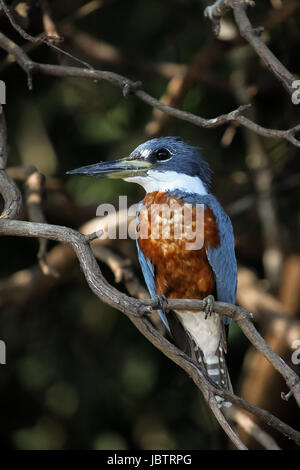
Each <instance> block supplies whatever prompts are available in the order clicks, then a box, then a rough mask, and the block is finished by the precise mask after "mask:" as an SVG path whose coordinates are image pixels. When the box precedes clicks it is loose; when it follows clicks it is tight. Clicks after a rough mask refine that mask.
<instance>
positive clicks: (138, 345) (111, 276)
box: [0, 0, 300, 450]
mask: <svg viewBox="0 0 300 470" xmlns="http://www.w3.org/2000/svg"><path fill="white" fill-rule="evenodd" d="M8 3H10V4H11V6H12V7H13V11H14V14H15V19H16V20H17V21H18V23H19V24H21V25H22V27H23V28H25V29H26V30H27V31H28V32H30V34H32V35H38V34H40V33H42V32H43V31H44V30H46V31H47V32H51V34H52V35H56V34H57V35H59V36H60V37H62V38H64V40H63V42H60V43H59V46H60V47H62V48H64V49H65V50H66V51H68V52H70V53H72V54H74V55H75V56H76V57H79V58H81V59H82V60H84V61H86V62H88V63H89V64H91V65H92V66H94V67H95V68H98V69H103V70H111V71H115V72H117V73H121V74H122V75H125V76H128V77H129V78H131V79H134V80H141V81H142V82H143V88H144V89H145V90H146V91H147V92H149V93H150V94H152V95H153V96H155V97H157V98H159V99H161V100H163V101H164V102H165V103H167V104H170V105H171V106H175V107H179V108H180V109H183V110H186V111H190V112H192V113H195V114H198V115H201V116H203V117H206V118H213V117H216V116H218V115H219V114H222V113H226V112H229V111H231V110H233V109H235V108H236V107H238V106H239V105H240V104H244V103H249V102H251V103H252V105H253V106H252V108H251V110H249V111H247V116H249V117H250V118H252V119H254V120H255V121H256V122H258V123H260V124H262V125H264V126H266V127H271V128H275V129H276V128H278V129H282V128H289V127H292V126H294V125H296V124H297V123H298V122H299V110H298V109H297V106H295V105H293V104H292V102H291V99H290V96H289V95H288V93H286V91H285V90H284V89H283V87H282V85H281V84H280V83H279V82H278V81H277V80H276V79H275V78H274V76H273V75H272V74H271V73H270V72H269V71H268V70H267V69H266V68H265V66H264V65H263V64H262V63H261V61H260V59H259V58H258V57H257V55H256V53H255V52H254V51H253V50H252V49H251V48H250V46H248V45H246V44H245V43H244V41H243V40H242V39H241V38H240V36H239V33H238V31H237V28H236V26H235V24H234V21H233V18H232V15H231V14H229V15H227V16H226V17H225V18H224V20H223V21H222V29H221V34H220V37H219V38H218V39H216V38H214V36H213V33H212V28H211V23H210V22H209V21H208V20H206V19H204V17H203V10H204V8H205V6H207V2H205V1H199V0H165V1H164V2H161V1H158V0H131V1H129V0H103V1H101V0H92V1H77V0H72V1H71V0H66V1H64V2H60V1H55V0H53V1H51V2H50V1H49V2H45V1H34V0H32V1H24V0H23V1H17V0H15V1H13V2H8ZM248 13H249V16H250V17H251V21H252V23H253V24H254V25H255V26H264V28H265V31H264V33H263V38H264V40H265V41H266V42H267V44H268V46H269V47H270V48H271V50H272V51H273V52H274V53H275V55H276V56H277V57H278V58H279V60H280V61H282V62H283V63H284V64H285V66H286V67H287V68H288V69H289V70H290V71H291V72H292V73H294V74H298V75H299V73H300V62H299V44H300V29H299V21H300V11H299V1H293V0H286V1H282V0H261V1H260V2H257V4H256V7H255V8H252V9H251V10H250V9H249V11H248ZM0 27H1V31H2V32H3V33H4V34H7V35H8V36H9V37H10V38H11V39H12V40H14V41H16V42H17V43H18V44H19V45H21V46H23V47H24V49H25V50H26V51H27V53H28V54H29V55H30V57H32V58H33V59H34V60H35V61H38V62H42V63H55V64H57V63H58V64H65V65H75V66H82V65H81V64H77V63H76V62H74V61H73V60H72V59H70V58H69V57H66V56H64V55H63V54H61V53H59V52H57V51H55V50H53V49H51V48H49V47H47V46H46V45H37V44H33V43H30V42H27V43H25V41H24V40H23V39H22V38H21V37H20V36H19V35H18V33H17V32H16V31H15V30H14V29H13V28H12V27H11V25H10V24H9V22H8V20H7V18H6V17H5V15H4V14H2V15H1V17H0ZM0 72H1V79H2V80H4V81H5V83H6V87H7V104H6V105H5V107H4V109H5V113H6V119H7V128H8V144H9V147H8V150H9V167H11V168H10V169H9V170H8V172H9V174H10V176H11V177H13V178H14V179H15V180H16V181H17V182H18V184H19V185H20V188H21V189H22V191H24V188H26V178H27V176H28V166H31V165H33V166H35V167H36V168H37V169H38V170H39V171H40V172H41V173H43V174H44V175H45V176H46V183H45V200H44V204H43V209H44V214H45V217H46V219H47V221H48V222H49V223H53V224H61V225H66V226H70V227H74V228H76V229H78V228H80V227H81V226H82V225H83V224H84V223H85V222H87V221H89V220H90V219H92V218H93V217H95V214H96V207H97V206H98V205H99V204H100V203H102V202H109V203H113V204H117V203H118V196H119V195H121V194H127V195H128V196H129V204H131V203H134V202H137V201H139V200H140V199H141V198H142V197H143V192H142V190H141V189H139V188H138V187H137V186H135V185H130V184H128V183H125V182H122V181H117V180H116V181H113V180H108V181H106V180H99V181H97V180H93V179H88V178H84V177H73V176H72V177H67V176H66V175H65V172H66V171H67V170H69V169H72V168H76V167H79V166H82V165H85V164H89V163H95V162H97V161H99V160H106V159H114V158H120V157H122V156H126V155H128V153H129V152H131V151H132V150H133V149H134V148H135V147H136V146H137V145H138V144H140V143H141V142H143V141H145V140H147V139H148V138H151V137H155V136H161V135H180V136H181V137H183V138H184V139H186V140H187V141H188V142H190V143H192V144H193V145H198V146H199V147H200V148H201V149H202V153H203V155H204V157H205V159H207V161H208V162H209V164H210V166H211V168H212V170H213V174H214V177H213V179H214V184H213V192H214V193H215V194H216V196H217V197H218V198H219V200H220V201H221V203H222V205H223V206H224V207H225V208H226V210H227V212H228V213H229V214H230V216H231V219H232V222H233V226H234V230H235V236H236V253H237V259H238V262H239V267H240V271H239V289H238V302H239V303H240V304H241V305H243V306H245V307H246V308H248V309H250V310H251V311H253V312H254V316H255V322H256V326H257V327H258V329H259V330H260V332H261V333H262V334H263V336H264V337H265V338H266V340H267V342H268V343H269V344H270V345H271V346H272V347H273V348H274V349H275V350H276V351H277V352H278V353H279V354H280V355H281V356H282V357H283V358H284V359H285V360H286V361H287V363H288V364H289V365H290V366H291V367H294V368H295V367H296V366H295V365H293V364H292V362H291V356H292V353H293V351H294V350H293V348H292V344H293V341H294V340H295V339H300V333H299V332H300V327H299V313H300V254H299V248H300V244H299V224H300V217H299V197H300V160H299V149H298V148H297V147H295V146H293V145H292V144H289V143H287V142H286V141H283V140H275V139H267V138H262V137H260V136H258V135H256V134H254V133H252V132H248V131H247V130H245V129H243V128H240V127H236V126H235V125H234V124H232V125H228V126H222V127H219V128H216V129H207V130H205V129H201V128H198V127H195V126H193V125H192V124H189V123H185V122H183V121H180V120H175V119H172V118H170V117H168V116H166V115H163V114H162V113H160V112H158V111H155V110H153V109H152V108H150V107H149V106H147V105H146V104H144V103H142V102H140V101H139V100H138V99H137V98H135V97H133V96H129V97H128V98H126V99H125V98H124V97H123V96H122V93H121V91H120V90H119V89H118V88H116V87H114V86H113V85H111V84H109V83H104V82H97V83H95V82H93V81H88V80H86V79H73V78H68V79H63V78H53V77H49V76H42V75H34V77H33V90H32V91H29V90H28V88H27V85H26V76H25V74H24V72H23V71H22V70H21V69H20V67H19V66H17V65H16V64H15V63H14V62H13V61H12V60H10V59H8V58H7V56H6V54H5V53H4V52H1V56H0ZM297 119H298V120H297ZM26 175H27V176H26ZM27 212H28V211H27V210H26V205H25V206H24V209H23V212H22V214H21V218H22V219H24V220H26V219H27V218H28V213H27ZM38 249H39V246H38V241H37V240H34V239H26V238H24V239H21V238H18V239H17V238H11V237H2V238H1V265H0V274H1V279H0V339H2V340H4V341H5V343H6V345H7V364H6V365H5V366H4V365H2V366H0V410H1V411H0V413H1V426H0V442H1V447H2V448H3V449H4V448H5V449H179V450H180V449H226V448H228V447H229V444H228V441H227V439H226V437H225V435H224V433H223V431H222V430H221V429H220V428H219V426H218V424H217V423H216V421H215V419H214V417H213V416H212V414H211V413H210V411H209V410H208V408H207V406H206V404H205V403H204V401H203V399H202V397H201V396H200V393H199V392H198V391H197V389H196V388H195V386H194V384H193V382H192V381H191V380H190V379H189V378H188V377H187V376H186V374H185V373H184V372H183V371H182V370H181V369H179V368H178V367H177V366H175V365H174V364H173V363H172V362H170V361H169V360H168V359H167V358H165V357H164V356H163V355H162V354H161V353H159V352H158V351H157V350H156V349H155V348H154V347H153V346H152V345H151V344H150V343H148V341H147V340H146V339H145V338H144V337H143V336H142V335H141V334H140V333H139V332H138V331H137V330H136V329H135V328H134V326H133V325H132V324H131V323H130V322H129V321H128V319H127V318H126V317H125V316H124V315H122V314H121V313H120V312H117V311H115V310H113V309H111V308H109V307H108V306H107V305H105V304H103V303H101V302H100V301H99V300H98V299H97V298H96V297H95V296H94V295H93V294H92V292H91V291H90V289H89V288H88V286H87V284H86V281H85V279H84V277H83V275H82V273H81V272H80V269H79V266H78V263H77V261H76V258H75V256H74V255H73V253H72V251H71V250H70V249H69V248H67V247H63V246H61V245H58V244H55V243H53V242H51V243H49V245H48V252H49V253H48V263H49V266H52V267H53V269H54V270H55V272H54V274H55V275H53V273H50V275H48V276H47V275H45V274H43V272H42V270H41V267H40V266H39V264H38V261H37V252H38ZM108 249H110V250H112V252H114V253H117V254H118V255H119V256H120V257H122V258H124V259H126V260H130V262H131V266H132V269H133V270H134V272H135V274H136V275H137V276H138V277H139V278H140V280H141V282H142V277H141V272H140V270H139V267H138V263H137V257H136V251H135V242H134V241H132V240H129V241H121V242H119V241H111V242H110V244H109V247H108ZM99 263H100V267H101V269H102V271H103V273H104V275H105V276H106V278H107V279H108V280H109V282H111V283H112V284H114V285H115V286H116V287H117V288H119V289H120V290H122V291H124V292H127V289H128V286H126V282H124V279H122V278H121V280H120V279H116V276H115V273H113V271H112V270H111V269H110V268H109V267H108V265H107V263H104V262H101V261H99ZM116 281H120V282H116ZM229 341H230V343H229V354H228V363H229V369H230V372H231V376H232V380H233V386H234V390H235V392H236V393H238V394H240V395H241V396H243V397H244V398H246V399H247V400H249V401H251V402H253V403H255V404H257V405H259V406H262V407H265V408H267V409H269V410H270V411H272V412H273V413H274V414H276V415H277V416H278V417H280V418H282V419H283V420H285V421H286V422H288V423H289V424H290V425H291V426H294V427H296V426H297V422H299V415H297V411H296V410H297V408H296V405H295V402H294V400H293V399H290V401H289V402H285V401H283V400H282V399H281V398H280V393H281V391H284V392H287V389H286V386H285V384H284V382H283V381H282V379H281V378H280V377H279V375H278V374H277V373H276V372H275V371H274V370H273V369H272V367H270V366H269V365H268V363H267V362H266V361H265V360H264V359H263V358H262V356H261V355H259V354H257V352H255V351H254V350H253V349H252V348H251V347H250V345H249V342H248V341H247V339H246V338H245V337H244V336H243V334H242V333H241V331H240V330H239V328H238V327H237V326H236V325H235V324H233V325H232V327H231V330H230V339H229ZM298 369H299V366H298ZM241 432H242V431H241ZM274 436H275V437H276V439H277V442H278V443H279V444H280V445H281V446H282V447H283V448H292V447H293V444H292V443H291V442H289V441H288V440H287V439H282V438H281V437H280V436H278V435H275V434H274ZM243 439H244V441H245V442H246V443H247V444H248V445H249V446H250V447H251V448H259V445H258V444H257V443H256V442H255V441H253V440H251V439H250V438H249V436H247V435H246V434H245V435H243Z"/></svg>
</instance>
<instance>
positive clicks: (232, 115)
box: [0, 33, 300, 147]
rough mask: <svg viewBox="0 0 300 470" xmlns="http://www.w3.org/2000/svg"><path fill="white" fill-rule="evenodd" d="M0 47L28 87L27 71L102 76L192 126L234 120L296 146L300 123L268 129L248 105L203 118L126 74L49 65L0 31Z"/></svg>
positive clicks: (206, 125)
mask: <svg viewBox="0 0 300 470" xmlns="http://www.w3.org/2000/svg"><path fill="white" fill-rule="evenodd" d="M0 47H2V48H3V49H5V50H6V51H7V52H8V53H9V54H12V55H13V56H14V57H15V58H16V61H17V62H18V64H19V65H20V66H21V67H22V68H23V69H24V70H25V72H26V73H27V77H28V85H29V87H30V88H32V79H31V75H32V73H33V72H37V71H39V72H41V73H43V74H45V75H51V76H54V77H65V78H69V77H77V78H88V79H90V80H94V81H95V80H105V81H107V82H109V83H111V84H112V85H115V86H117V87H118V88H120V89H121V90H122V91H123V95H124V96H128V95H130V94H132V95H135V96H136V97H137V98H139V99H140V100H141V101H143V102H144V103H146V104H148V105H149V106H151V107H153V108H157V109H159V110H160V111H163V112H164V113H166V114H168V115H170V116H172V117H175V118H177V119H181V120H183V121H186V122H189V123H191V124H193V125H195V126H198V127H203V128H205V129H213V128H216V127H219V126H222V125H224V124H228V123H230V122H235V123H238V124H240V125H242V126H244V127H246V128H247V129H250V130H252V131H254V132H256V133H257V134H259V135H262V136H265V137H273V138H281V139H285V140H287V141H288V142H290V143H292V144H293V145H295V146H296V147H300V141H299V140H298V139H297V137H296V134H297V132H299V131H300V124H298V125H297V126H294V127H292V128H291V129H286V130H277V129H268V128H265V127H263V126H260V125H259V124H256V123H255V122H253V121H251V120H250V119H248V118H246V117H245V116H243V112H244V111H245V110H246V109H248V108H249V107H250V106H251V105H250V104H247V105H242V106H239V107H238V108H237V109H235V110H233V111H230V112H229V113H227V114H221V115H220V116H218V117H215V118H211V119H206V118H203V117H201V116H197V115H195V114H192V113H189V112H186V111H181V110H179V109H177V108H173V107H171V106H168V105H165V104H164V103H162V102H161V101H159V100H158V99H156V98H154V97H153V96H151V95H149V94H148V93H146V92H145V91H144V90H142V89H141V85H142V84H141V82H134V81H133V80H130V79H129V78H127V77H124V76H122V75H119V74H117V73H114V72H108V71H104V70H94V69H90V68H80V67H71V66H62V65H51V64H40V63H38V62H34V61H32V60H31V59H29V57H28V56H27V55H26V54H25V52H24V51H23V49H21V48H20V47H19V46H17V45H16V44H15V43H13V42H12V41H11V40H10V39H8V38H7V37H6V36H4V35H3V34H2V33H0Z"/></svg>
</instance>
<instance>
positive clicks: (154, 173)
mask: <svg viewBox="0 0 300 470" xmlns="http://www.w3.org/2000/svg"><path fill="white" fill-rule="evenodd" d="M67 173H68V174H78V175H85V176H95V177H97V178H104V177H108V178H121V179H124V180H125V181H129V182H134V183H138V184H140V185H141V186H143V187H144V188H145V189H146V191H147V192H151V191H168V190H174V189H179V190H183V191H186V192H197V193H201V194H205V193H207V192H208V191H209V187H210V179H211V177H210V169H209V166H208V164H207V163H206V162H205V161H204V160H203V159H202V156H201V154H200V150H199V149H198V148H197V147H193V146H191V145H188V144H187V143H186V142H184V141H183V140H182V139H181V138H179V137H161V138H158V139H152V140H148V141H147V142H145V143H143V144H141V145H139V146H138V147H137V148H136V149H135V150H134V151H133V152H132V153H131V154H130V155H129V157H127V158H122V159H120V160H114V161H110V162H99V163H96V164H94V165H88V166H84V167H81V168H77V169H76V170H71V171H68V172H67Z"/></svg>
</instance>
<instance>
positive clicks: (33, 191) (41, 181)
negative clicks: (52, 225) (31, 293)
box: [25, 168, 58, 277]
mask: <svg viewBox="0 0 300 470" xmlns="http://www.w3.org/2000/svg"><path fill="white" fill-rule="evenodd" d="M44 186H45V176H44V175H42V173H40V172H39V171H38V170H37V169H36V168H32V171H31V172H30V174H29V175H28V177H27V178H26V181H25V201H26V207H27V211H28V217H29V220H30V221H31V222H42V223H44V222H46V218H45V216H44V213H43V208H42V204H43V199H44V193H45V187H44ZM47 245H48V240H46V239H45V238H39V246H40V248H39V251H38V260H39V264H40V266H41V269H42V271H43V273H44V274H45V275H46V276H49V275H50V276H54V277H56V276H58V273H57V272H56V271H55V270H54V269H53V268H51V267H50V266H49V264H48V263H47Z"/></svg>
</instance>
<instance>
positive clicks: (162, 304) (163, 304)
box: [155, 294, 168, 313]
mask: <svg viewBox="0 0 300 470" xmlns="http://www.w3.org/2000/svg"><path fill="white" fill-rule="evenodd" d="M155 300H156V301H157V303H158V306H159V309H160V310H162V311H163V312H164V313H166V311H167V310H168V299H167V297H166V296H165V295H163V294H157V295H156V296H155Z"/></svg>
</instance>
